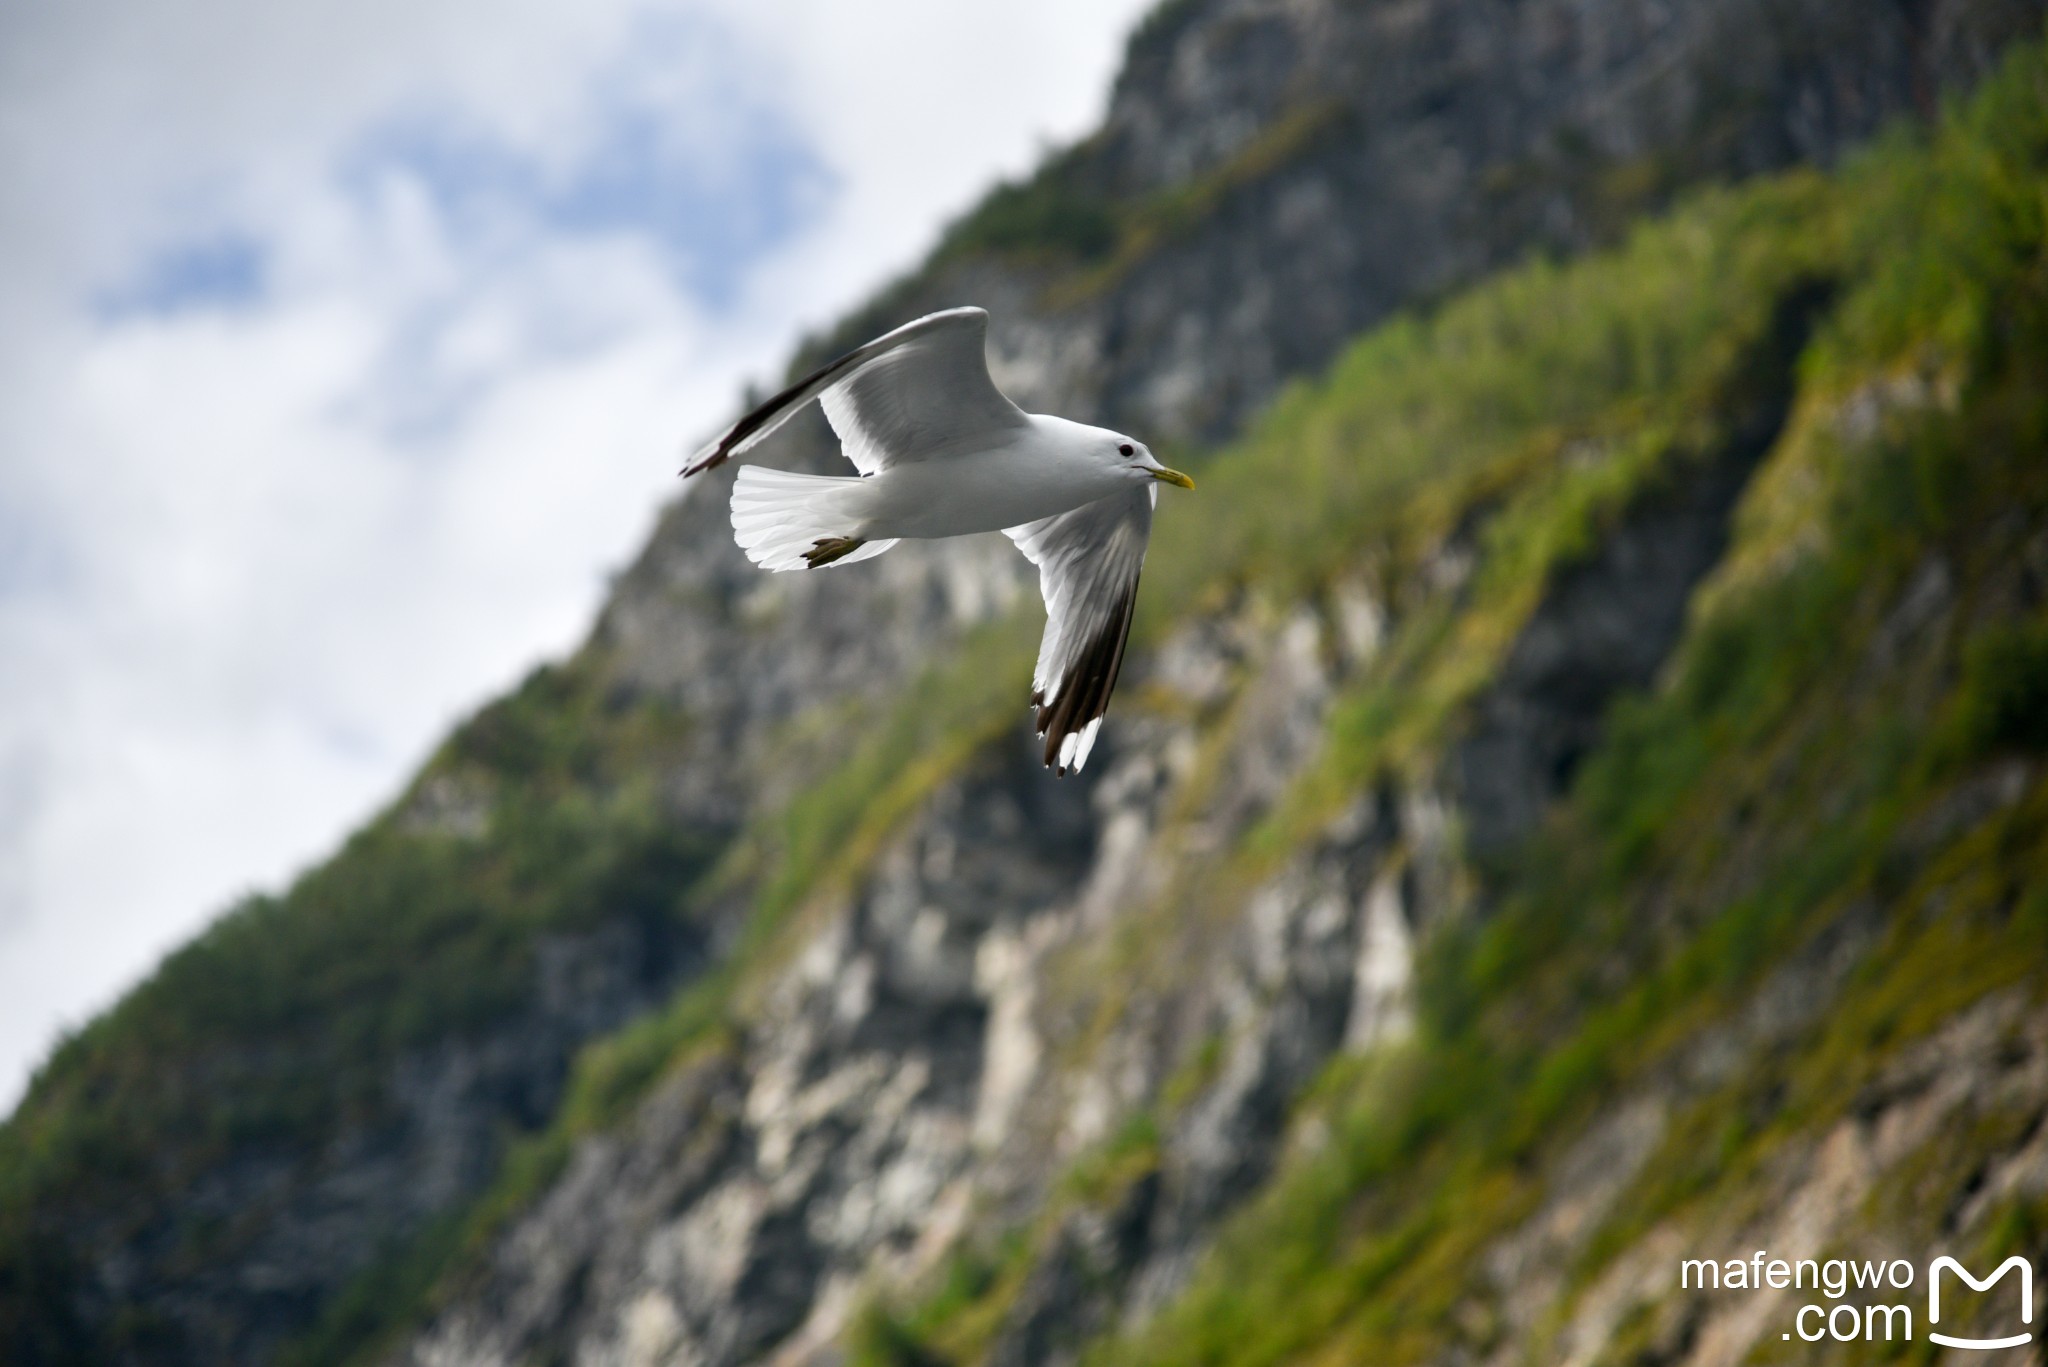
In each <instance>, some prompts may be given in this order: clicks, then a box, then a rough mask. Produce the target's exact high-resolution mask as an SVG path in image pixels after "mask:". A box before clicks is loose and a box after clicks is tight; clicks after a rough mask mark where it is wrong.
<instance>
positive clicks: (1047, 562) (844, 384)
mask: <svg viewBox="0 0 2048 1367" xmlns="http://www.w3.org/2000/svg"><path fill="white" fill-rule="evenodd" d="M987 339H988V313H987V312H986V311H985V310H982V309H978V308H962V309H947V310H946V311H945V312H943V313H934V314H930V315H928V316H926V317H923V318H920V319H918V320H917V321H916V322H914V323H906V324H904V325H903V326H902V327H900V328H897V329H896V330H895V331H894V332H891V333H888V334H886V335H884V336H881V337H877V338H876V339H875V340H874V341H872V342H869V343H868V344H867V345H866V346H863V347H859V348H857V349H855V350H853V351H850V352H848V353H847V354H846V355H844V356H841V357H840V358H839V359H838V360H836V361H834V362H832V363H831V364H830V365H827V366H823V367H821V368H820V369H818V370H817V371H815V372H813V373H812V374H810V375H808V376H806V377H805V378H803V379H801V380H799V381H797V382H796V383H795V384H793V385H791V386H790V387H789V388H787V389H785V390H783V391H782V392H781V393H780V394H777V395H776V396H775V397H774V398H772V399H770V400H768V401H767V402H766V403H764V404H762V405H761V406H760V407H759V408H756V409H755V410H754V411H753V412H751V413H749V414H747V415H746V416H745V417H743V418H741V419H740V420H739V421H738V422H736V423H734V424H733V425H732V426H731V427H728V428H727V429H726V430H725V431H724V432H722V433H720V434H719V435H718V437H717V439H716V440H714V441H712V442H711V443H710V444H709V445H707V446H705V447H704V448H703V449H702V450H700V451H699V452H697V454H696V455H695V456H693V457H691V459H690V463H689V464H688V465H686V466H684V467H683V474H684V476H685V477H687V476H690V475H694V474H698V473H699V472H701V471H704V470H710V469H714V468H716V467H717V466H719V465H722V464H724V463H725V462H726V461H728V460H730V459H732V458H733V457H734V456H738V455H744V454H745V453H746V452H747V451H748V450H750V449H751V448H752V447H753V446H754V445H755V444H756V443H758V442H760V441H761V440H762V439H763V438H764V437H766V436H767V435H768V434H769V433H770V432H773V431H774V430H775V429H776V428H778V427H780V426H782V424H783V423H785V422H787V421H788V420H789V419H790V417H791V416H792V415H794V414H795V413H796V412H797V410H798V409H800V408H802V407H803V406H804V405H805V404H807V403H809V402H810V401H811V400H812V399H817V400H818V401H819V403H820V404H821V405H822V406H823V407H824V409H825V418H826V420H827V421H829V422H830V423H831V424H832V430H833V431H834V432H836V433H838V434H839V444H840V449H841V450H843V451H844V452H845V453H846V458H847V459H848V460H850V461H852V462H853V465H854V468H855V469H857V470H859V471H860V476H859V477H858V478H834V477H831V476H824V475H798V474H791V473H789V472H787V471H783V470H769V469H763V468H762V467H760V466H753V465H750V466H747V467H745V468H743V469H742V470H741V471H740V472H739V478H738V482H737V483H736V484H734V486H733V491H732V530H733V539H734V540H735V541H737V542H738V543H739V545H740V549H742V550H744V551H745V552H746V553H747V558H748V559H749V560H752V561H753V562H754V563H755V564H756V565H759V566H760V567H761V568H763V569H766V570H815V569H820V568H822V567H824V566H826V565H835V564H836V565H850V564H852V563H853V562H854V561H856V560H865V559H867V558H868V557H869V556H872V555H880V554H881V553H882V552H883V551H886V550H888V549H889V548H890V547H891V546H893V545H895V544H896V543H897V542H898V541H900V540H903V539H904V538H906V537H912V538H920V537H941V536H965V535H967V534H968V533H970V532H990V531H998V530H1000V531H1001V532H1002V533H1003V534H1004V535H1005V536H1008V537H1009V538H1010V539H1011V540H1012V541H1014V542H1016V543H1017V548H1018V549H1019V550H1021V551H1023V552H1024V557H1025V559H1027V560H1029V561H1030V562H1031V563H1032V564H1034V565H1036V566H1038V586H1039V591H1040V592H1041V593H1043V594H1044V595H1045V614H1046V620H1045V638H1044V640H1043V641H1042V642H1041V643H1040V644H1039V647H1038V668H1037V670H1036V671H1035V672H1034V674H1033V676H1032V680H1031V704H1032V706H1033V707H1034V708H1035V709H1036V711H1037V724H1038V734H1039V735H1040V736H1042V737H1044V738H1045V762H1046V765H1047V766H1048V767H1049V768H1053V769H1055V770H1056V771H1057V772H1058V773H1059V774H1061V775H1065V774H1068V773H1071V772H1077V771H1079V769H1080V768H1081V766H1082V765H1083V764H1085V763H1087V762H1088V751H1089V750H1090V749H1091V748H1092V747H1093V746H1094V744H1095V733H1096V731H1097V730H1098V729H1099V728H1100V727H1101V726H1102V715H1103V713H1104V712H1106V711H1108V709H1109V694H1110V690H1112V689H1114V688H1115V687H1116V676H1117V671H1118V670H1119V669H1120V668H1121V667H1122V665H1123V659H1124V641H1125V639H1126V638H1127V637H1128V636H1129V635H1130V632H1131V614H1132V611H1133V610H1134V608H1135V607H1136V605H1137V598H1138V571H1139V570H1141V569H1142V568H1144V564H1145V544H1146V542H1147V541H1148V540H1149V539H1150V538H1151V535H1152V504H1153V500H1154V499H1155V498H1156V497H1157V495H1158V492H1159V489H1158V486H1159V484H1160V483H1161V482H1164V483H1167V484H1177V485H1179V486H1180V487H1181V488H1183V489H1192V488H1194V487H1195V482H1194V481H1193V480H1191V479H1189V478H1188V477H1187V476H1186V475H1184V474H1182V473H1181V472H1180V471H1178V470H1169V469H1167V468H1166V467H1165V466H1164V465H1161V464H1160V463H1159V462H1158V461H1156V460H1154V459H1153V458H1152V453H1151V452H1150V451H1148V450H1146V449H1145V443H1143V442H1141V441H1137V440H1134V439H1133V438H1130V437H1127V436H1124V435H1123V434H1122V433H1119V432H1112V431H1109V430H1108V429H1106V428H1101V427H1089V426H1087V425H1085V424H1083V423H1078V422H1069V421H1067V420H1066V419H1065V418H1054V417H1047V416H1046V415H1044V414H1040V413H1026V412H1024V411H1023V410H1022V409H1020V408H1018V407H1017V405H1015V404H1013V403H1011V402H1010V401H1009V399H1008V398H1006V397H1005V396H1004V394H1003V392H1002V391H1001V390H1000V389H997V388H996V386H995V381H994V380H992V379H990V378H989V373H988V359H987V355H986V352H985V348H986V344H987Z"/></svg>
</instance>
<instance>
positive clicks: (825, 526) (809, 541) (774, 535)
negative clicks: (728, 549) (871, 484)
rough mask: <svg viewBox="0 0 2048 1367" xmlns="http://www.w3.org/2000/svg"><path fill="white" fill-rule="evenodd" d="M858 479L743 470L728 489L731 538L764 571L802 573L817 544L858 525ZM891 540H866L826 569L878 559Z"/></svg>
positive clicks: (851, 534) (846, 534)
mask: <svg viewBox="0 0 2048 1367" xmlns="http://www.w3.org/2000/svg"><path fill="white" fill-rule="evenodd" d="M861 492H862V490H861V482H860V481H859V480H858V479H837V478H834V477H832V476H830V475H797V474H791V473H790V472H789V471H787V470H770V469H767V468H766V467H764V466H759V465H747V466H742V467H741V469H740V473H739V479H738V482H737V483H735V484H734V485H733V486H732V539H733V540H734V541H736V542H738V543H739V547H740V549H741V550H743V551H745V552H746V553H747V559H749V560H751V561H753V562H754V563H755V564H756V565H759V566H760V567H761V568H762V569H764V570H803V569H811V568H813V565H812V564H811V561H810V560H809V559H807V558H806V557H810V556H815V555H816V554H818V547H819V543H820V542H824V543H827V544H828V546H829V544H830V543H833V542H837V541H842V540H846V539H849V538H852V537H855V536H856V535H857V534H858V529H859V526H860V523H861V521H862V517H861V515H860V514H859V513H858V512H856V511H854V509H855V508H856V507H857V506H858V504H859V502H860V501H861V500H860V498H859V495H860V493H861ZM895 544H896V543H895V541H893V540H889V541H865V542H860V543H859V544H857V545H856V546H855V547H854V549H853V550H851V551H847V552H845V553H843V554H840V555H837V556H834V557H833V558H831V559H830V560H828V561H827V562H826V563H827V564H833V565H851V564H852V563H853V562H854V561H856V560H866V559H869V558H870V557H872V556H877V555H880V554H881V553H882V552H883V551H886V550H888V549H889V548H890V547H891V546H893V545H895Z"/></svg>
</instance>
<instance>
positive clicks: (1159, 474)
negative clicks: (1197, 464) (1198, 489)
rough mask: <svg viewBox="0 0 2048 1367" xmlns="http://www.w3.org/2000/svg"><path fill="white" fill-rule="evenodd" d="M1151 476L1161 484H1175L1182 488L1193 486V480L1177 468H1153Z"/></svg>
mask: <svg viewBox="0 0 2048 1367" xmlns="http://www.w3.org/2000/svg"><path fill="white" fill-rule="evenodd" d="M1152 478H1154V479H1156V480H1158V481H1159V482H1160V483H1161V484H1177V485H1179V486H1180V487H1181V488H1183V489H1192V488H1194V487H1195V482H1194V481H1193V480H1191V479H1189V478H1188V477H1187V476H1186V475H1184V474H1182V473H1181V472H1180V471H1178V470H1154V471H1153V472H1152Z"/></svg>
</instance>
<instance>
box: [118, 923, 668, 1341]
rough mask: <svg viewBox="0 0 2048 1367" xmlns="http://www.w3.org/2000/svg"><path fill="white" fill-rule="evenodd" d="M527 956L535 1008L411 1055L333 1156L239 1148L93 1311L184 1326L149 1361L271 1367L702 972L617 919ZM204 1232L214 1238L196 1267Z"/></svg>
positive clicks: (155, 1226) (187, 1196) (132, 1257)
mask: <svg viewBox="0 0 2048 1367" xmlns="http://www.w3.org/2000/svg"><path fill="white" fill-rule="evenodd" d="M534 958H535V963H534V983H533V990H532V994H531V997H530V998H529V1005H528V1007H527V1009H526V1010H524V1011H522V1012H521V1013H519V1014H518V1015H516V1016H514V1017H512V1018H510V1019H507V1020H503V1021H501V1022H499V1023H498V1024H497V1025H496V1026H494V1027H493V1028H491V1029H488V1030H485V1031H483V1032H480V1033H478V1034H474V1035H470V1036H466V1037H462V1038H457V1039H449V1040H445V1041H442V1042H440V1043H438V1044H435V1045H432V1046H429V1047H425V1048H421V1049H418V1050H414V1051H412V1052H410V1053H408V1054H406V1055H405V1056H403V1057H402V1058H401V1059H400V1061H399V1063H398V1065H397V1067H396V1068H395V1070H394V1073H393V1076H392V1078H391V1080H390V1084H389V1101H388V1103H387V1104H386V1105H385V1106H384V1107H382V1108H380V1110H379V1111H378V1113H377V1114H375V1115H374V1116H372V1117H369V1118H366V1119H364V1120H362V1121H359V1122H358V1123H355V1124H352V1125H350V1126H348V1127H347V1128H345V1129H343V1130H342V1131H341V1132H340V1133H339V1134H337V1135H335V1136H334V1137H333V1139H332V1140H331V1141H330V1143H329V1144H328V1145H327V1146H326V1147H325V1148H324V1149H322V1150H320V1151H317V1152H310V1153H309V1152H305V1151H302V1150H298V1149H294V1148H285V1147H278V1146H271V1147H245V1148H243V1149H241V1150H239V1151H237V1152H236V1153H235V1154H234V1155H233V1156H232V1157H231V1158H230V1159H229V1161H227V1162H224V1163H222V1164H220V1165H219V1166H217V1167H215V1168H213V1169H211V1170H210V1171H208V1172H206V1173H205V1174H204V1175H203V1176H202V1177H201V1178H200V1180H198V1181H197V1182H195V1183H193V1184H192V1185H190V1186H189V1187H187V1188H186V1189H185V1190H184V1191H183V1192H182V1193H181V1194H180V1198H179V1200H178V1202H177V1204H176V1205H175V1206H173V1207H172V1208H170V1209H168V1210H166V1211H163V1212H161V1213H159V1214H158V1215H157V1216H156V1217H155V1218H153V1219H150V1220H149V1221H147V1222H146V1223H144V1224H142V1225H141V1226H140V1227H139V1228H136V1229H133V1230H132V1231H129V1232H127V1233H126V1235H125V1237H122V1238H119V1239H113V1238H109V1239H108V1240H107V1241H106V1242H105V1244H104V1245H103V1247H105V1248H106V1249H107V1251H106V1252H105V1253H104V1255H103V1256H102V1257H101V1258H100V1259H99V1260H98V1261H97V1262H96V1263H95V1264H93V1265H91V1266H90V1268H89V1269H88V1274H89V1275H88V1279H87V1280H86V1281H85V1286H86V1288H87V1295H88V1296H89V1297H90V1300H89V1301H88V1302H87V1304H88V1307H89V1309H96V1310H100V1311H101V1312H102V1313H108V1314H111V1313H113V1311H114V1308H115V1307H121V1309H122V1311H123V1312H124V1313H126V1314H127V1315H128V1316H129V1317H130V1318H131V1319H133V1320H137V1321H141V1322H144V1323H148V1322H155V1323H158V1324H171V1325H176V1326H178V1330H179V1333H178V1337H177V1339H175V1340H172V1341H170V1342H165V1341H163V1340H162V1339H158V1338H155V1337H153V1336H137V1337H138V1338H139V1340H140V1343H139V1347H135V1348H131V1349H130V1351H131V1352H134V1353H135V1354H136V1355H137V1356H139V1357H140V1358H141V1359H142V1360H152V1361H153V1360H167V1361H186V1360H189V1361H212V1362H234V1361H256V1362H260V1361H268V1360H270V1359H271V1358H272V1357H273V1356H274V1355H275V1354H276V1353H277V1351H278V1349H279V1348H280V1346H281V1345H282V1344H283V1343H285V1342H286V1341H288V1340H289V1339H291V1338H292V1337H293V1336H294V1335H296V1334H298V1333H301V1332H303V1330H304V1326H305V1324H306V1323H307V1321H308V1319H309V1318H310V1317H311V1315H312V1314H313V1313H315V1312H316V1311H317V1309H318V1307H319V1306H320V1305H321V1304H322V1302H323V1301H324V1300H325V1299H326V1298H328V1297H331V1296H333V1295H335V1294H336V1293H337V1292H339V1291H340V1290H341V1288H343V1287H345V1286H347V1285H348V1284H349V1283H350V1282H351V1280H353V1279H354V1278H355V1277H357V1276H358V1275H360V1274H361V1273H363V1272H364V1271H365V1270H366V1269H367V1268H368V1267H369V1266H370V1265H371V1264H372V1262H373V1261H374V1260H376V1259H378V1258H381V1257H387V1256H389V1255H390V1251H391V1250H392V1249H393V1248H394V1247H402V1246H403V1242H404V1241H405V1240H406V1239H408V1238H410V1237H413V1236H415V1235H418V1234H419V1233H421V1232H422V1231H423V1230H425V1229H426V1228H427V1227H428V1226H429V1225H430V1224H431V1223H432V1222H433V1221H434V1220H435V1219H436V1218H437V1217H440V1216H442V1215H443V1214H445V1213H446V1212H447V1211H450V1210H457V1209H460V1208H461V1207H462V1205H463V1204H464V1203H465V1202H467V1201H468V1200H470V1199H471V1198H472V1197H473V1196H474V1195H475V1193H477V1192H478V1191H480V1190H481V1189H482V1188H483V1186H484V1185H485V1184H486V1183H487V1182H488V1181H489V1180H490V1178H491V1176H492V1174H493V1173H494V1172H495V1170H496V1167H497V1164H498V1160H499V1158H500V1157H501V1156H502V1154H503V1152H504V1147H505V1141H506V1136H507V1131H508V1125H520V1126H523V1127H526V1128H529V1129H531V1128H538V1127H539V1126H541V1125H542V1124H544V1123H545V1122H546V1118H547V1117H548V1115H549V1114H550V1113H551V1112H552V1111H553V1109H554V1106H555V1103H556V1101H557V1099H558V1098H559V1096H560V1092H561V1086H562V1082H563V1080H564V1078H565V1077H566V1075H567V1072H568V1068H569V1063H570V1060H571V1059H573V1058H574V1056H575V1052H576V1050H577V1048H578V1047H579V1046H580V1045H581V1044H582V1043H583V1042H584V1041H586V1040H588V1039H590V1038H591V1037H593V1036H595V1035H599V1034H602V1033H604V1032H606V1031H609V1030H614V1029H616V1028H618V1027H619V1026H620V1025H622V1024H624V1023H625V1022H626V1021H627V1020H630V1019H631V1018H632V1017H633V1016H635V1015H637V1014H639V1013H640V1012H643V1011H645V1010H647V1009H649V1008H650V1007H652V1006H654V1005H655V1004H657V1003H659V1002H660V1001H661V1000H662V999H663V998H664V997H665V996H666V995H667V993H668V991H669V990H670V988H671V987H672V985H673V984H674V983H675V982H676V981H677V980H678V979H679V978H683V977H687V976H692V975H694V974H695V973H697V972H699V971H701V967H702V963H703V960H704V946H703V944H702V943H701V941H699V940H698V939H697V938H696V937H695V936H694V935H692V934H691V933H689V932H687V931H681V930H673V929H670V928H657V927H651V926H634V925H627V924H619V923H614V924H611V925H608V926H605V927H603V928H600V929H598V930H595V931H592V932H588V933H583V934H576V935H557V936H553V937H550V938H548V939H546V940H543V941H542V942H541V943H539V944H538V945H536V947H535V956H534ZM195 1234H197V1235H199V1236H202V1237H205V1236H209V1235H210V1236H211V1238H212V1242H211V1243H210V1244H209V1245H208V1254H207V1256H206V1257H205V1258H204V1259H203V1260H201V1261H197V1262H196V1263H195V1260H194V1259H193V1255H192V1253H191V1251H190V1241H191V1240H192V1239H193V1238H194V1237H195ZM181 1266H184V1267H187V1268H188V1270H186V1271H185V1272H184V1273H183V1275H166V1269H175V1268H179V1267H181Z"/></svg>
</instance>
